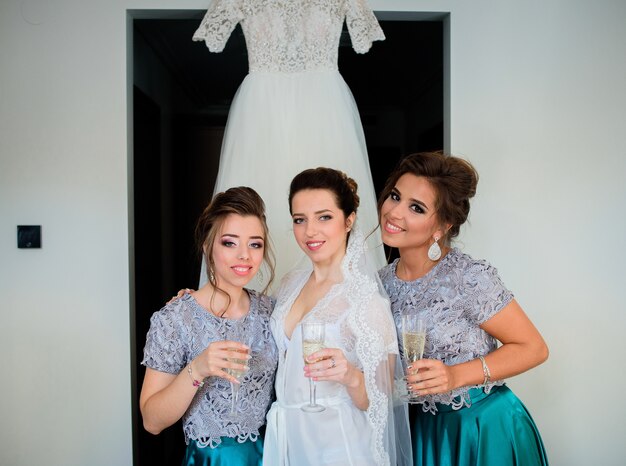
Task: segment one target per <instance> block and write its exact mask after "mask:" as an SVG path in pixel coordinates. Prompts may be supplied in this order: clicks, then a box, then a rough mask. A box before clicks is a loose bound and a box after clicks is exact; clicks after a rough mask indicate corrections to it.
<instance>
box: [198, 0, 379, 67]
mask: <svg viewBox="0 0 626 466" xmlns="http://www.w3.org/2000/svg"><path fill="white" fill-rule="evenodd" d="M344 19H345V21H346V23H347V26H348V31H349V33H350V37H351V38H352V44H353V48H354V50H355V51H356V52H357V53H365V52H367V51H368V50H369V49H370V47H371V46H372V42H373V41H375V40H384V38H385V35H384V34H383V32H382V30H381V28H380V25H379V24H378V21H377V20H376V17H375V16H374V13H373V12H372V10H371V9H370V8H369V6H368V4H367V1H366V0H289V1H284V0H213V2H212V3H211V5H210V6H209V9H208V10H207V12H206V14H205V16H204V18H203V19H202V22H201V23H200V26H199V27H198V29H197V30H196V32H195V33H194V35H193V40H195V41H204V42H205V43H206V45H207V47H208V48H209V50H210V51H212V52H221V51H222V50H223V49H224V46H225V45H226V42H227V41H228V38H229V36H230V34H231V33H232V31H233V30H234V28H235V26H236V25H237V23H239V22H241V26H242V28H243V32H244V35H245V37H246V44H247V48H248V60H249V69H250V72H253V71H269V72H286V73H293V72H301V71H312V70H336V69H337V56H338V48H339V40H340V37H341V29H342V26H343V22H344Z"/></svg>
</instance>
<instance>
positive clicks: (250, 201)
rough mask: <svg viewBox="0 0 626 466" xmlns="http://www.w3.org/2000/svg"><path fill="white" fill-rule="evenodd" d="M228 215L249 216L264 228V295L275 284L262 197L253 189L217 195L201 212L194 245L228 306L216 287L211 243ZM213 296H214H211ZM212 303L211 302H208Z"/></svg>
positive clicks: (272, 259)
mask: <svg viewBox="0 0 626 466" xmlns="http://www.w3.org/2000/svg"><path fill="white" fill-rule="evenodd" d="M230 214H237V215H241V216H243V217H246V216H252V217H256V218H258V219H259V220H260V221H261V225H262V226H263V236H264V239H265V242H264V243H265V245H264V248H263V261H264V262H265V263H266V264H267V265H268V268H269V270H270V277H269V282H268V284H267V286H266V287H265V289H264V290H263V293H265V292H266V291H267V289H268V288H269V286H270V285H271V283H272V280H274V252H273V251H272V247H271V245H270V238H269V230H268V228H267V221H266V218H265V203H264V202H263V199H261V196H259V195H258V193H257V192H256V191H255V190H254V189H252V188H248V187H245V186H240V187H238V188H230V189H228V190H226V191H224V192H222V193H218V194H216V195H215V196H214V197H213V200H212V201H211V202H210V203H209V205H208V206H206V208H205V209H204V211H203V212H202V214H201V215H200V218H198V223H197V224H196V234H195V236H196V244H197V247H198V250H199V252H200V254H201V255H202V254H204V253H205V251H206V254H205V260H206V268H207V275H208V280H209V283H211V285H212V286H213V288H214V289H215V290H217V291H218V292H221V293H224V294H225V295H227V297H228V300H229V303H230V296H228V293H226V292H225V291H224V290H222V289H220V288H219V287H218V286H217V283H216V281H215V274H214V269H215V264H214V263H213V243H214V242H215V237H216V236H217V234H218V232H219V229H220V227H221V226H222V223H223V222H224V219H225V218H226V217H227V216H228V215H230ZM214 296H215V295H214ZM211 301H212V300H211Z"/></svg>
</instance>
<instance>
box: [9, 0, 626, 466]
mask: <svg viewBox="0 0 626 466" xmlns="http://www.w3.org/2000/svg"><path fill="white" fill-rule="evenodd" d="M52 3H54V5H51V4H52ZM206 4H207V1H206V0H179V1H177V2H175V3H173V2H165V1H163V0H153V1H149V2H148V1H134V2H131V1H128V0H109V1H107V2H104V1H103V2H93V1H91V2H89V1H87V2H86V1H82V2H81V1H78V0H75V1H71V0H57V1H56V2H45V1H44V0H24V1H21V2H20V1H17V0H3V1H2V2H0V99H1V101H0V219H1V220H0V296H2V301H1V302H2V305H1V306H0V329H1V335H2V336H1V337H0V354H2V356H3V357H2V358H0V374H1V377H2V381H1V383H0V412H1V413H2V416H1V417H0V464H3V465H5V464H6V465H30V464H44V463H45V464H49V465H64V466H66V465H84V464H91V465H103V466H104V465H107V466H108V465H129V464H131V462H132V453H131V414H130V413H131V402H130V399H131V390H130V363H129V360H130V343H129V341H130V340H129V338H130V336H129V334H130V329H129V301H130V300H129V272H128V270H129V268H128V263H129V259H128V258H129V250H128V249H129V243H128V225H129V222H128V207H127V206H128V190H127V175H128V173H127V114H126V105H127V95H126V92H127V87H126V85H127V82H126V71H127V70H126V64H127V62H126V9H128V8H133V9H142V8H150V9H159V8H163V9H168V8H178V9H204V8H205V7H206ZM371 5H372V6H373V7H374V8H375V9H376V10H379V11H387V12H393V11H448V12H451V17H450V28H451V44H450V45H451V50H450V53H451V72H452V73H451V89H450V90H451V107H450V108H451V122H450V123H451V148H452V151H453V152H454V153H456V154H459V155H462V156H464V157H467V158H469V159H470V160H471V161H472V162H474V163H475V165H476V166H477V168H478V170H479V172H480V173H481V177H482V178H481V183H480V185H479V195H478V196H477V198H476V201H475V203H474V207H473V212H472V216H471V222H472V224H471V227H470V228H468V229H467V230H466V231H465V232H464V237H463V238H464V248H465V250H467V251H468V252H470V253H472V254H473V255H475V256H479V257H485V258H488V259H489V260H490V261H492V262H493V263H494V264H495V265H496V266H497V267H498V268H499V270H500V272H501V274H502V276H503V277H504V279H505V282H506V283H507V285H508V286H509V287H510V288H512V289H513V290H514V291H515V292H516V294H517V297H518V299H519V301H520V302H521V303H522V305H523V306H524V307H525V308H526V310H527V312H528V314H529V315H530V316H531V318H532V319H533V320H534V321H535V322H536V324H537V325H538V327H539V328H540V329H541V330H542V332H543V333H544V335H545V337H546V339H547V340H548V343H549V344H550V347H551V350H552V353H551V358H550V360H549V361H548V362H547V363H546V364H545V365H543V366H541V367H539V368H538V369H536V370H534V371H532V372H530V373H528V374H524V375H522V376H519V377H517V378H515V379H513V380H511V382H510V385H511V386H512V387H513V388H514V390H515V391H516V392H517V393H518V394H519V395H520V396H521V398H522V399H523V400H524V401H525V402H526V404H527V406H528V407H529V408H530V409H531V411H532V413H533V415H534V417H535V419H536V421H537V423H538V425H539V427H540V428H541V431H542V433H543V436H544V440H545V442H546V446H547V448H548V451H549V455H550V458H551V462H552V464H553V465H567V466H570V465H587V464H602V465H617V464H621V463H622V462H623V458H624V457H626V449H625V447H624V442H623V438H625V437H626V427H625V425H624V421H623V420H622V418H621V415H622V413H624V412H626V406H625V401H624V397H623V396H621V395H622V393H621V390H620V389H621V387H622V386H623V385H624V382H625V376H624V371H623V368H622V367H621V364H620V363H621V358H622V357H623V355H624V354H625V353H626V351H625V349H626V348H624V343H623V338H622V333H623V328H624V324H625V323H626V322H625V321H626V317H624V316H625V315H626V313H624V310H625V309H624V307H625V306H624V304H623V300H622V299H620V298H621V293H620V291H621V290H622V288H623V287H624V283H626V280H625V278H626V277H625V273H624V271H623V268H622V264H623V263H624V262H626V257H625V255H626V253H625V252H624V251H626V244H624V243H625V235H624V230H625V227H626V225H625V223H626V220H625V218H624V214H623V213H622V207H623V204H624V201H626V188H625V186H626V183H625V181H626V180H625V178H626V177H625V173H626V162H625V155H626V140H624V137H623V135H624V132H625V130H626V90H625V89H624V82H626V62H625V61H624V56H626V29H625V28H624V27H623V25H624V24H625V23H626V4H625V3H624V2H621V1H619V0H615V1H609V0H604V1H602V0H596V1H594V2H591V1H582V0H567V1H566V0H552V1H550V2H539V1H537V0H528V1H526V2H514V1H511V0H500V1H488V0H474V1H471V2H469V1H466V0H458V1H435V0H431V1H417V0H371ZM21 13H22V14H23V15H24V16H26V18H27V19H28V20H29V21H30V23H37V24H30V23H28V22H26V21H24V20H23V19H22V16H21ZM18 224H41V225H43V249H41V250H35V251H33V250H31V251H28V250H18V249H17V248H16V225H18Z"/></svg>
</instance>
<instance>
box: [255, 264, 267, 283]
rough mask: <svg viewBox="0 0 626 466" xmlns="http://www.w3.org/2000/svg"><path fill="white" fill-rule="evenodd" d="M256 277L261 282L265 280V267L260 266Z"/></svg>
mask: <svg viewBox="0 0 626 466" xmlns="http://www.w3.org/2000/svg"><path fill="white" fill-rule="evenodd" d="M256 278H257V280H258V281H259V283H263V280H265V277H264V276H263V269H262V268H261V267H259V271H258V272H257V273H256Z"/></svg>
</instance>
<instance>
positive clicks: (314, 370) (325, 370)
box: [304, 348, 369, 411]
mask: <svg viewBox="0 0 626 466" xmlns="http://www.w3.org/2000/svg"><path fill="white" fill-rule="evenodd" d="M307 360H308V361H311V362H310V363H308V364H305V365H304V376H305V377H312V378H313V380H314V381H316V382H317V381H333V382H338V383H340V384H342V385H343V386H345V387H346V390H347V391H348V395H350V398H351V399H352V402H353V403H354V405H355V406H356V407H357V408H359V409H360V410H363V411H365V410H366V409H367V408H368V406H369V399H368V397H367V390H366V389H365V377H364V375H363V372H361V371H360V370H359V369H357V368H356V367H355V366H354V365H352V364H351V363H350V362H349V361H348V360H347V359H346V356H345V355H344V354H343V351H341V350H340V349H338V348H324V349H323V350H320V351H316V352H315V353H313V354H311V355H310V356H309V357H308V358H307Z"/></svg>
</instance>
